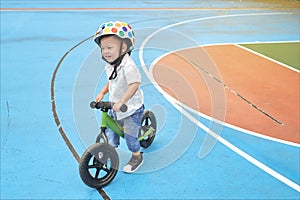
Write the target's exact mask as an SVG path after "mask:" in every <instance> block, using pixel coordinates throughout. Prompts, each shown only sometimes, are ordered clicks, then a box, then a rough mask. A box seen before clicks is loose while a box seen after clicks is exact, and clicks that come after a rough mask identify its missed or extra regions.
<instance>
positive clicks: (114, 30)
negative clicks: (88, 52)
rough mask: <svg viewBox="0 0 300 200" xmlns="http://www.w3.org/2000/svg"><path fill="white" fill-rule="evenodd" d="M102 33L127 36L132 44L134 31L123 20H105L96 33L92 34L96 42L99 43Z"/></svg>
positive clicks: (121, 36)
mask: <svg viewBox="0 0 300 200" xmlns="http://www.w3.org/2000/svg"><path fill="white" fill-rule="evenodd" d="M104 35H117V36H119V37H120V38H123V39H125V38H128V39H130V40H131V42H132V45H134V32H133V30H132V28H131V26H130V25H129V24H127V23H125V22H121V21H116V22H112V21H110V22H105V23H103V24H101V25H100V27H99V29H98V30H97V32H96V34H95V35H94V40H95V42H96V43H97V44H99V43H100V39H101V37H102V36H104Z"/></svg>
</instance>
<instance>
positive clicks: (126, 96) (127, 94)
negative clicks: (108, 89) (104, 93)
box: [113, 82, 140, 112]
mask: <svg viewBox="0 0 300 200" xmlns="http://www.w3.org/2000/svg"><path fill="white" fill-rule="evenodd" d="M139 86H140V83H138V82H136V83H131V84H130V85H129V86H128V88H127V90H126V92H125V94H124V95H123V97H122V98H121V100H120V101H119V102H118V103H116V104H115V105H114V106H113V109H114V111H116V112H119V111H120V108H121V106H122V105H123V104H126V102H127V101H128V100H129V99H130V98H131V97H132V96H133V95H134V94H135V92H136V91H137V90H138V88H139Z"/></svg>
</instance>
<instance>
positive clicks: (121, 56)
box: [102, 40, 132, 80]
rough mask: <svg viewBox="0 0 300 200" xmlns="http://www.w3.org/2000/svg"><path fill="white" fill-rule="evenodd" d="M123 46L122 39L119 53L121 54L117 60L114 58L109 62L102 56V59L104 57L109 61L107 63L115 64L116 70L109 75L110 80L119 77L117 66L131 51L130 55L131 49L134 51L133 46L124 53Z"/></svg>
mask: <svg viewBox="0 0 300 200" xmlns="http://www.w3.org/2000/svg"><path fill="white" fill-rule="evenodd" d="M122 46H123V40H122V41H121V45H120V53H119V55H120V56H119V57H118V58H117V59H116V60H114V61H113V62H108V61H107V60H106V59H105V58H104V57H103V56H102V59H103V60H104V61H105V62H107V63H109V64H110V65H113V66H114V70H113V71H112V73H111V75H110V76H109V78H108V80H114V79H115V78H117V76H118V73H117V68H118V66H119V65H120V64H121V62H122V60H123V58H124V56H125V55H126V54H127V53H129V55H130V53H131V51H132V48H129V49H128V50H127V51H126V52H125V53H124V54H122Z"/></svg>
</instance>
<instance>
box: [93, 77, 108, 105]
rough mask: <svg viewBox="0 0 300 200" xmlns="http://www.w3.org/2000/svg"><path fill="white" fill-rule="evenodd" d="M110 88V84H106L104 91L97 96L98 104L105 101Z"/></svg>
mask: <svg viewBox="0 0 300 200" xmlns="http://www.w3.org/2000/svg"><path fill="white" fill-rule="evenodd" d="M108 87H109V82H107V83H106V84H105V86H104V87H103V89H102V90H101V91H100V92H99V94H98V95H97V97H96V102H99V101H101V100H102V99H103V97H104V95H105V94H106V93H108Z"/></svg>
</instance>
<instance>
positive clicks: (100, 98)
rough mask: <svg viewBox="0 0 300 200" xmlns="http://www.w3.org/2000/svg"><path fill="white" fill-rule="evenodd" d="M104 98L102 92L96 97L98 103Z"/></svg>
mask: <svg viewBox="0 0 300 200" xmlns="http://www.w3.org/2000/svg"><path fill="white" fill-rule="evenodd" d="M103 97H104V94H103V93H102V92H100V93H99V94H98V95H97V97H96V102H99V101H101V100H102V99H103Z"/></svg>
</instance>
